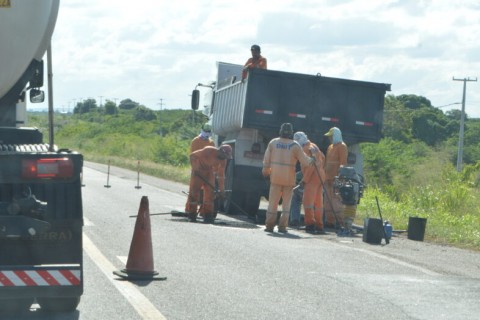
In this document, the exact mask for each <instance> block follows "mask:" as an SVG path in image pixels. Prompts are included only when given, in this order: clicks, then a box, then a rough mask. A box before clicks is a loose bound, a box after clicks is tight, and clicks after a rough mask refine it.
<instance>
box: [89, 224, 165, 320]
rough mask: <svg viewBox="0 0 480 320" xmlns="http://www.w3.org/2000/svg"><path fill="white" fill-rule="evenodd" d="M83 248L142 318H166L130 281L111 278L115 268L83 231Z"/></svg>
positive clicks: (154, 319) (156, 319) (161, 319)
mask: <svg viewBox="0 0 480 320" xmlns="http://www.w3.org/2000/svg"><path fill="white" fill-rule="evenodd" d="M83 249H84V250H85V252H86V253H87V254H88V255H89V256H90V258H91V259H92V261H93V262H95V264H96V265H97V267H98V268H99V269H100V270H101V271H102V272H103V273H104V274H105V276H106V277H107V279H108V280H109V281H110V282H111V283H112V284H113V285H114V286H115V288H117V290H118V291H119V292H120V293H121V294H122V295H123V296H124V297H125V299H126V300H127V301H128V302H129V303H130V304H131V305H132V307H133V308H134V309H135V310H136V311H137V312H138V314H139V315H140V316H141V317H142V319H152V320H166V319H167V318H165V316H164V315H163V314H161V312H160V311H158V310H157V308H155V306H154V305H153V304H152V303H151V302H150V300H148V299H147V298H146V297H145V296H144V295H143V294H142V293H141V292H140V291H139V290H138V289H137V288H136V287H135V286H134V285H133V284H132V283H130V282H128V281H118V280H115V279H113V277H114V276H113V274H112V272H113V271H114V270H116V269H117V268H115V266H114V265H113V264H112V263H111V262H110V261H108V259H107V258H106V257H105V256H104V255H103V254H102V253H101V252H100V250H99V249H98V248H97V247H96V246H95V244H93V242H92V241H91V240H90V238H88V237H87V235H86V234H85V233H83Z"/></svg>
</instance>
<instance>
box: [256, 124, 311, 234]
mask: <svg viewBox="0 0 480 320" xmlns="http://www.w3.org/2000/svg"><path fill="white" fill-rule="evenodd" d="M292 138H293V126H292V124H291V123H284V124H282V125H281V127H280V137H278V138H274V139H272V140H271V141H270V142H269V143H268V146H267V149H266V150H265V156H264V158H263V169H262V174H263V176H265V177H270V191H269V196H268V200H269V202H268V209H267V216H266V219H265V231H266V232H273V228H274V227H275V225H276V223H277V209H278V203H279V201H280V199H282V214H281V216H280V221H279V223H278V232H280V233H287V226H288V218H289V215H290V204H291V201H292V192H293V187H294V186H295V165H296V163H297V161H300V164H301V165H303V166H307V165H309V164H313V163H314V162H315V159H314V158H309V157H308V156H307V155H306V154H305V153H304V152H303V150H302V147H300V145H299V144H298V143H296V142H295V141H293V139H292Z"/></svg>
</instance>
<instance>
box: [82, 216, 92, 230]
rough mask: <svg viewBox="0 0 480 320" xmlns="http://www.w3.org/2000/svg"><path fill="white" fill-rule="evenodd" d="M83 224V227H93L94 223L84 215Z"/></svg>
mask: <svg viewBox="0 0 480 320" xmlns="http://www.w3.org/2000/svg"><path fill="white" fill-rule="evenodd" d="M83 225H84V226H85V227H94V226H95V224H94V223H93V222H92V221H91V220H89V219H88V218H87V217H85V216H83Z"/></svg>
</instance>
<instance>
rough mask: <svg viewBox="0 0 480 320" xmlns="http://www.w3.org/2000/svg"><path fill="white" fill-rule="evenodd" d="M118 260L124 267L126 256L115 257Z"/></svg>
mask: <svg viewBox="0 0 480 320" xmlns="http://www.w3.org/2000/svg"><path fill="white" fill-rule="evenodd" d="M117 258H118V260H120V261H122V263H123V264H124V265H126V264H127V260H128V257H127V256H117Z"/></svg>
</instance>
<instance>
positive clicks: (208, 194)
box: [186, 144, 232, 223]
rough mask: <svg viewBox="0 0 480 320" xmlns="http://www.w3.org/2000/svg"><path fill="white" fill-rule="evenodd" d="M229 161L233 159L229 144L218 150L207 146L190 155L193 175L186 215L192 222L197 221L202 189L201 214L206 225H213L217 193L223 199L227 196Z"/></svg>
mask: <svg viewBox="0 0 480 320" xmlns="http://www.w3.org/2000/svg"><path fill="white" fill-rule="evenodd" d="M227 159H232V147H230V146H229V145H227V144H224V145H221V146H220V147H218V148H215V147H212V146H207V147H205V148H203V149H200V150H197V151H194V152H192V153H191V154H190V165H191V166H192V173H191V177H190V188H189V191H188V200H187V201H188V202H187V208H186V213H187V214H188V219H189V220H190V221H191V222H195V221H197V210H198V205H199V200H200V190H201V189H202V187H203V190H204V195H203V204H202V206H201V207H200V213H201V214H203V217H204V219H203V221H204V222H205V223H213V221H214V220H215V216H216V212H215V210H214V203H213V201H214V199H215V196H216V193H217V194H218V195H219V196H221V197H224V195H225V168H226V166H227ZM215 177H216V178H217V180H218V191H217V190H215V189H216V188H215Z"/></svg>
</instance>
